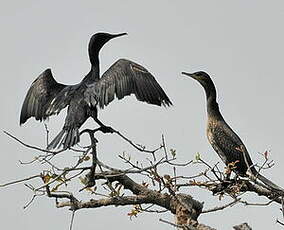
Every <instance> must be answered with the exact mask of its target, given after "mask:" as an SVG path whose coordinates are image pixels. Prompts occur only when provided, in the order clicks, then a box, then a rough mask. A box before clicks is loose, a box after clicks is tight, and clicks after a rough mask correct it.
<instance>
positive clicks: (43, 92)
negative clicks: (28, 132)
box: [20, 69, 68, 124]
mask: <svg viewBox="0 0 284 230" xmlns="http://www.w3.org/2000/svg"><path fill="white" fill-rule="evenodd" d="M64 88H68V86H66V85H63V84H60V83H58V82H57V81H56V80H55V79H54V78H53V76H52V73H51V70H50V69H46V70H45V71H44V72H43V73H41V74H40V75H39V77H38V78H37V79H36V80H35V81H34V82H33V83H32V85H31V87H30V89H29V91H28V93H27V95H26V97H25V100H24V103H23V106H22V110H21V116H20V124H23V123H25V122H26V121H27V120H28V119H29V118H30V117H35V119H36V120H40V121H42V120H44V119H46V118H47V117H48V116H50V115H52V114H54V111H50V112H49V113H47V110H48V108H49V104H50V102H51V101H52V100H54V98H55V97H56V96H57V95H58V93H59V92H61V91H62V90H63V89H64ZM66 105H67V104H66V103H65V105H64V107H65V106H66Z"/></svg>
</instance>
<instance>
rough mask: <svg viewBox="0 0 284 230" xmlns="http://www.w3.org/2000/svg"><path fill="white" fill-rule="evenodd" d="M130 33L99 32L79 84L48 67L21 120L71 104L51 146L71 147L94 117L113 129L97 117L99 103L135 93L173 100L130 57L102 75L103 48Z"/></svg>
mask: <svg viewBox="0 0 284 230" xmlns="http://www.w3.org/2000/svg"><path fill="white" fill-rule="evenodd" d="M123 35H126V33H121V34H109V33H96V34H94V35H93V36H92V37H91V39H90V42H89V47H88V51H89V58H90V62H91V70H90V72H89V73H88V74H87V75H86V76H85V77H84V78H83V80H82V81H81V82H80V83H79V84H76V85H64V84H61V83H58V82H57V81H56V80H55V79H54V78H53V76H52V73H51V70H50V69H47V70H45V71H44V72H43V73H42V74H40V75H39V77H38V78H37V79H36V80H35V81H34V82H33V83H32V85H31V87H30V89H29V91H28V93H27V95H26V98H25V100H24V103H23V106H22V110H21V116H20V124H23V123H25V122H26V121H27V120H28V119H29V118H30V117H35V119H36V120H40V121H42V120H45V119H46V118H48V117H49V116H51V115H54V114H58V113H59V112H60V111H61V110H62V109H64V108H65V107H66V106H68V110H67V116H66V119H65V124H64V126H63V129H62V131H61V132H60V133H59V134H58V135H57V136H56V137H55V138H54V139H53V141H52V142H51V143H50V144H49V146H48V149H53V148H56V147H60V146H61V145H63V148H64V149H66V148H70V147H71V146H73V145H75V144H76V143H78V142H79V140H80V135H79V128H80V127H81V126H82V125H83V123H84V122H85V121H86V120H87V119H88V118H89V117H92V118H93V119H94V120H95V121H96V122H97V123H98V124H99V125H100V127H101V131H103V132H105V133H107V132H113V129H112V128H111V127H107V126H105V125H104V124H103V123H102V122H100V121H99V119H98V117H97V113H98V111H97V107H100V108H104V106H106V105H108V104H109V103H110V102H111V101H112V100H113V99H114V98H115V96H116V97H117V98H118V99H122V98H123V97H125V96H127V95H130V94H135V96H136V98H137V100H139V101H144V102H147V103H150V104H154V105H158V106H161V105H164V106H170V105H171V104H172V103H171V101H170V99H169V98H168V96H167V95H166V94H165V92H164V90H163V89H162V88H161V86H160V85H159V84H158V82H157V81H156V80H155V78H154V77H153V76H152V74H151V73H149V72H148V71H147V70H146V69H145V68H144V67H143V66H140V65H138V64H136V63H134V62H132V61H129V60H126V59H119V60H118V61H116V62H115V63H114V64H113V65H112V66H111V67H110V68H109V69H108V70H107V71H106V72H105V73H104V74H103V75H102V77H101V78H100V65H99V51H100V49H101V48H102V47H103V45H104V44H105V43H107V42H108V41H109V40H110V39H113V38H116V37H120V36H123Z"/></svg>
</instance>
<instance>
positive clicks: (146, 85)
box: [85, 59, 172, 108]
mask: <svg viewBox="0 0 284 230" xmlns="http://www.w3.org/2000/svg"><path fill="white" fill-rule="evenodd" d="M130 94H134V95H135V96H136V98H137V99H138V100H139V101H143V102H147V103H149V104H154V105H159V106H161V105H164V106H170V105H172V102H171V101H170V99H169V98H168V96H167V95H166V93H165V92H164V90H163V89H162V87H161V86H160V85H159V83H158V82H157V81H156V79H155V78H154V77H153V75H152V74H151V73H150V72H148V70H147V69H145V68H144V67H143V66H141V65H139V64H137V63H135V62H132V61H129V60H126V59H119V60H118V61H117V62H115V63H114V64H113V65H112V66H111V67H110V68H109V69H108V70H107V71H106V72H105V73H104V74H103V76H102V78H101V79H100V80H99V81H96V82H94V83H92V84H91V85H89V86H88V88H87V90H86V91H85V100H86V101H87V103H88V104H92V105H93V106H95V105H96V104H98V105H99V107H100V108H104V106H106V105H108V104H109V103H110V102H111V101H112V100H113V99H114V98H115V96H116V97H117V98H118V99H122V98H123V97H125V96H127V95H130Z"/></svg>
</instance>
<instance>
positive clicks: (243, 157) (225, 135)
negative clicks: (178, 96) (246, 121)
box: [183, 71, 283, 192]
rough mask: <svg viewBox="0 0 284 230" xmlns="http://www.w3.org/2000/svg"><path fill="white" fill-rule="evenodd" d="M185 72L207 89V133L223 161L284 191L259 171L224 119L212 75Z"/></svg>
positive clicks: (239, 172)
mask: <svg viewBox="0 0 284 230" xmlns="http://www.w3.org/2000/svg"><path fill="white" fill-rule="evenodd" d="M183 74H185V75H187V76H190V77H191V78H193V79H195V80H197V81H198V82H199V83H200V84H201V85H202V86H203V88H204V90H205V93H206V102H207V103H206V104H207V116H208V121H207V129H206V134H207V138H208V141H209V143H210V144H211V146H212V147H213V149H214V150H215V152H216V153H217V154H218V155H219V157H220V158H221V159H222V161H223V162H224V163H225V164H226V165H228V164H229V163H235V164H234V165H235V168H234V169H233V170H234V172H235V173H236V174H238V175H240V176H248V175H251V176H254V177H257V178H258V179H260V180H261V181H262V182H263V183H264V184H266V185H267V186H270V187H271V188H272V189H275V190H277V191H281V192H283V189H282V188H281V187H279V186H278V185H276V184H274V183H273V182H271V181H270V180H268V179H267V178H265V177H264V176H262V175H261V174H259V173H258V172H257V170H256V169H255V167H254V165H253V162H252V160H251V158H250V155H249V153H248V151H247V149H246V147H245V145H244V144H243V142H242V140H241V139H240V138H239V136H238V135H237V134H236V133H235V132H234V131H233V130H232V128H231V127H230V126H229V125H228V124H227V123H226V121H225V120H224V118H223V116H222V114H221V113H220V110H219V105H218V103H217V101H216V88H215V85H214V83H213V81H212V80H211V78H210V76H209V75H208V74H207V73H205V72H203V71H200V72H196V73H192V74H189V73H185V72H183Z"/></svg>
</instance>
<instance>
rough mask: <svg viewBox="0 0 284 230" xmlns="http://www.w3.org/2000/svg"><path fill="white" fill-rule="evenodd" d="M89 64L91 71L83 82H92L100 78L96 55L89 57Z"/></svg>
mask: <svg viewBox="0 0 284 230" xmlns="http://www.w3.org/2000/svg"><path fill="white" fill-rule="evenodd" d="M89 56H90V62H91V70H90V72H89V73H88V74H87V75H86V77H85V78H84V82H93V81H96V80H98V79H99V78H100V62H99V56H98V55H91V54H90V55H89Z"/></svg>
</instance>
